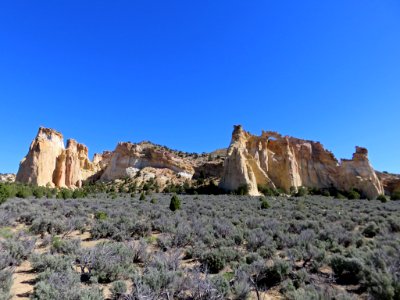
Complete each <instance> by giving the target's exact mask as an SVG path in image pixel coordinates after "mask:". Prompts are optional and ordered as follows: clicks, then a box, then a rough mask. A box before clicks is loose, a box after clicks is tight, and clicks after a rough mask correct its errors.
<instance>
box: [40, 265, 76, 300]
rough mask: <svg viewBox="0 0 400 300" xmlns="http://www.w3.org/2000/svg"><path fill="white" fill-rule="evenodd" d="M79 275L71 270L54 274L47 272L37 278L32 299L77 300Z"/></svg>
mask: <svg viewBox="0 0 400 300" xmlns="http://www.w3.org/2000/svg"><path fill="white" fill-rule="evenodd" d="M79 283H80V280H79V275H78V274H77V273H75V272H73V271H72V270H70V271H65V272H54V271H50V270H47V271H45V272H44V273H41V274H40V275H39V276H38V282H37V283H36V285H35V287H34V290H33V294H32V299H38V300H53V299H79V294H80V287H79Z"/></svg>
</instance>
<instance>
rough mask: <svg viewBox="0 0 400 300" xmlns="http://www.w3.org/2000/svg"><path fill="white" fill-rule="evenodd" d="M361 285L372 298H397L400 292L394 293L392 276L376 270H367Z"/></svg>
mask: <svg viewBox="0 0 400 300" xmlns="http://www.w3.org/2000/svg"><path fill="white" fill-rule="evenodd" d="M361 285H362V287H363V288H364V289H366V290H367V291H368V293H369V295H371V296H372V298H373V299H399V298H395V297H396V296H397V297H399V296H400V293H398V294H397V295H396V284H395V282H394V281H393V279H392V276H391V275H390V274H388V273H382V272H379V271H376V270H370V269H369V270H367V271H366V272H365V275H364V278H363V280H362V282H361Z"/></svg>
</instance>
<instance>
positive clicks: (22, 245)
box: [0, 234, 36, 265]
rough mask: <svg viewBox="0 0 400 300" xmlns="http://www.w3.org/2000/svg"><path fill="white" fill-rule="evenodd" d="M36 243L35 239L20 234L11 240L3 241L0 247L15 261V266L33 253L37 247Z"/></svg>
mask: <svg viewBox="0 0 400 300" xmlns="http://www.w3.org/2000/svg"><path fill="white" fill-rule="evenodd" d="M35 242H36V240H35V239H32V238H28V237H25V236H23V235H21V234H18V235H16V236H15V237H13V238H11V239H6V240H3V241H1V242H0V247H1V248H2V249H3V251H7V253H8V254H9V255H10V257H11V258H12V259H13V262H14V264H16V265H19V264H20V263H22V261H23V260H25V259H27V258H28V257H29V255H30V254H31V253H32V251H33V249H34V247H35Z"/></svg>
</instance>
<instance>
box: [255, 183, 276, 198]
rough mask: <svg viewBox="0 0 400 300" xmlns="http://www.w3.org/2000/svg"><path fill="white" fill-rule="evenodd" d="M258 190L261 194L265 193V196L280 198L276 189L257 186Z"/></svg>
mask: <svg viewBox="0 0 400 300" xmlns="http://www.w3.org/2000/svg"><path fill="white" fill-rule="evenodd" d="M257 189H258V191H259V192H260V193H263V194H264V196H279V192H278V191H277V190H275V189H272V188H270V187H268V186H267V185H261V184H258V185H257Z"/></svg>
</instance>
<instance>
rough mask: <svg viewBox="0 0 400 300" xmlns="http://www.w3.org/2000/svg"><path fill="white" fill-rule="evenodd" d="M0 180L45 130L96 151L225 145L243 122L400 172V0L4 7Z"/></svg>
mask: <svg viewBox="0 0 400 300" xmlns="http://www.w3.org/2000/svg"><path fill="white" fill-rule="evenodd" d="M0 104H1V111H2V113H1V125H2V126H1V129H0V140H1V147H0V172H16V171H17V169H18V164H19V161H20V160H21V159H22V158H23V156H24V155H25V154H26V153H27V151H28V147H29V144H30V142H31V140H32V139H33V138H34V136H35V135H36V132H37V129H38V127H39V126H41V125H42V126H46V127H51V128H55V129H57V130H59V131H61V132H62V133H63V134H64V136H65V137H66V138H70V137H73V138H75V139H77V140H78V141H79V142H82V143H84V144H86V145H87V146H88V147H89V151H90V154H91V155H93V153H94V152H99V151H102V150H106V149H111V150H112V149H114V148H115V145H116V143H117V142H118V141H132V142H138V141H141V140H151V141H153V142H155V143H159V144H164V145H167V146H169V147H171V148H175V149H181V150H185V151H190V152H192V151H193V152H203V151H211V150H214V149H216V148H221V147H227V146H228V145H229V142H230V136H231V132H232V128H233V127H232V126H233V125H234V124H242V125H243V126H244V128H245V129H246V130H249V131H251V132H253V133H256V134H259V133H260V132H261V130H262V129H265V130H275V131H279V132H281V133H283V134H287V135H292V136H296V137H300V138H305V139H312V140H317V141H320V142H322V143H323V144H324V145H325V147H326V148H328V149H330V150H332V151H333V152H334V154H335V155H336V156H337V157H338V158H350V157H351V155H352V153H353V151H354V146H355V145H360V146H365V147H367V148H368V149H369V152H370V158H371V161H372V163H373V165H374V167H375V168H376V169H378V170H387V171H391V172H397V173H400V151H399V148H400V138H399V129H400V125H399V112H400V2H399V1H397V0H387V1H386V0H385V1H382V0H368V1H365V0H334V1H330V0H327V1H320V0H313V1H311V0H304V1H291V0H288V1H267V0H265V1H257V0H254V1H235V0H229V1H211V0H201V1H187V0H185V1H184V0H182V1H173V0H171V1H133V0H130V1H82V0H79V1H71V0H69V1H63V0H58V1H27V0H26V1H22V0H15V1H2V3H1V4H0Z"/></svg>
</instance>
